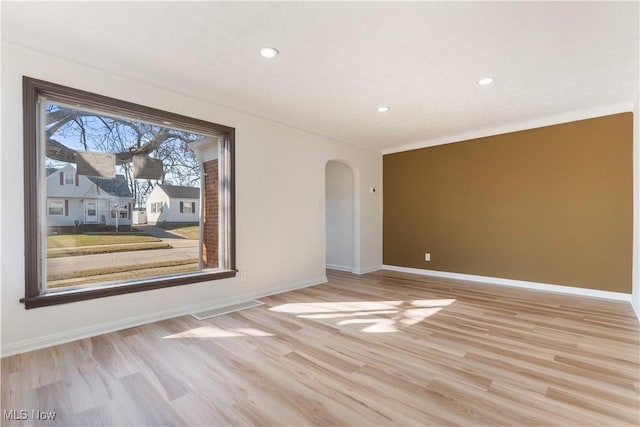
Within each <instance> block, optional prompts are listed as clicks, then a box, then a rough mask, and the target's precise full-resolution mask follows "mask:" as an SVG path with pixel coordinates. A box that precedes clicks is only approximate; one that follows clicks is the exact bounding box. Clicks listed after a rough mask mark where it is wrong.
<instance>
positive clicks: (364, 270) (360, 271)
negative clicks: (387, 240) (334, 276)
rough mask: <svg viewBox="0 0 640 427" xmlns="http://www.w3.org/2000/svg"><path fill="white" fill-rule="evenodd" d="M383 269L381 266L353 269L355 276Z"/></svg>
mask: <svg viewBox="0 0 640 427" xmlns="http://www.w3.org/2000/svg"><path fill="white" fill-rule="evenodd" d="M381 269H382V266H381V265H372V266H370V267H364V268H354V269H353V274H367V273H373V272H374V271H378V270H381Z"/></svg>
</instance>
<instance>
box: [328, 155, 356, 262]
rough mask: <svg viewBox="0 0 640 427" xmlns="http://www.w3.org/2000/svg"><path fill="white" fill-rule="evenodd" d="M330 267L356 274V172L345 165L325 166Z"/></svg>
mask: <svg viewBox="0 0 640 427" xmlns="http://www.w3.org/2000/svg"><path fill="white" fill-rule="evenodd" d="M325 214H326V230H325V231H326V235H327V246H326V253H327V255H326V256H327V267H328V268H335V269H338V270H345V271H353V236H354V234H353V173H352V172H351V168H350V167H349V166H347V165H346V164H344V163H340V162H336V161H333V160H332V161H329V162H328V163H327V167H326V212H325Z"/></svg>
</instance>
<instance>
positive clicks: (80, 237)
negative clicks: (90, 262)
mask: <svg viewBox="0 0 640 427" xmlns="http://www.w3.org/2000/svg"><path fill="white" fill-rule="evenodd" d="M159 241H160V239H158V238H156V237H153V236H148V235H147V236H140V235H130V234H129V235H126V234H123V235H118V234H116V233H114V234H100V235H90V234H63V235H58V236H47V249H57V248H75V247H82V246H102V245H117V244H122V243H150V242H159Z"/></svg>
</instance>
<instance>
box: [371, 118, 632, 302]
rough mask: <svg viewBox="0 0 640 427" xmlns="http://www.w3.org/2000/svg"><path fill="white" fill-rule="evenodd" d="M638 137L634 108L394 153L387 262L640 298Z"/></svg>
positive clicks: (389, 168) (387, 202) (387, 187)
mask: <svg viewBox="0 0 640 427" xmlns="http://www.w3.org/2000/svg"><path fill="white" fill-rule="evenodd" d="M632 143H633V117H632V113H622V114H615V115H610V116H605V117H598V118H593V119H587V120H580V121H576V122H570V123H564V124H559V125H554V126H547V127H542V128H536V129H530V130H525V131H520V132H512V133H507V134H502V135H495V136H490V137H486V138H478V139H473V140H469V141H463V142H457V143H452V144H446V145H440V146H436V147H429V148H423V149H418V150H411V151H405V152H401V153H394V154H388V155H385V156H384V159H383V161H384V252H383V258H384V263H385V264H387V265H395V266H403V267H412V268H420V269H428V270H439V271H446V272H454V273H465V274H473V275H480V276H490V277H499V278H507V279H516V280H525V281H532V282H541V283H550V284H556V285H565V286H577V287H584V288H590V289H599V290H605V291H614V292H625V293H631V261H632V259H631V257H632V227H633V224H632V222H633V218H632V213H633V212H632V210H633V194H632V190H633V188H632V185H633V181H632V179H633V178H632V174H633V163H632ZM426 252H428V253H430V254H431V261H430V262H426V261H425V260H424V255H425V253H426Z"/></svg>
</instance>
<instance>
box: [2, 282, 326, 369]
mask: <svg viewBox="0 0 640 427" xmlns="http://www.w3.org/2000/svg"><path fill="white" fill-rule="evenodd" d="M323 283H327V277H326V276H323V277H318V278H315V279H311V280H304V281H300V282H297V283H290V284H288V285H285V286H278V287H274V288H271V289H267V290H264V291H261V292H253V293H245V294H240V295H234V296H233V297H228V298H222V299H218V300H215V301H209V302H206V303H199V304H193V305H188V306H185V307H179V308H175V309H171V310H166V311H161V312H157V313H148V314H144V315H142V316H135V317H130V318H127V319H123V320H118V321H115V322H109V323H103V324H99V325H92V326H89V327H85V328H79V329H75V330H71V331H65V332H62V333H58V334H52V335H47V336H43V337H38V338H34V339H29V340H25V341H19V342H16V343H12V344H8V345H3V346H0V358H2V357H7V356H13V355H16V354H21V353H26V352H29V351H33V350H39V349H42V348H47V347H52V346H54V345H59V344H65V343H68V342H72V341H77V340H80V339H84V338H91V337H95V336H98V335H102V334H106V333H109V332H115V331H119V330H122V329H127V328H133V327H136V326H141V325H145V324H147V323H152V322H158V321H161V320H166V319H171V318H174V317H179V316H184V315H187V314H189V313H194V312H198V311H203V310H211V309H216V308H220V307H226V306H228V305H232V304H239V303H241V302H245V301H248V300H252V299H257V298H263V297H266V296H270V295H276V294H280V293H283V292H289V291H293V290H296V289H302V288H307V287H310V286H316V285H321V284H323Z"/></svg>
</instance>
